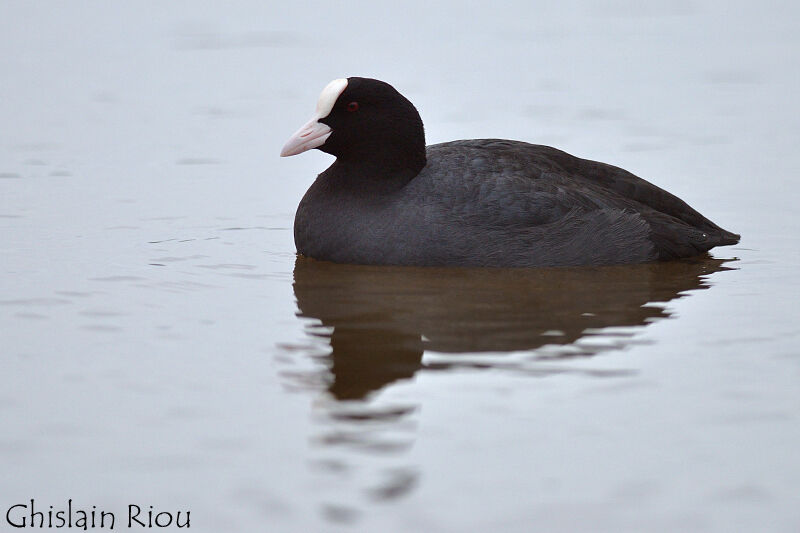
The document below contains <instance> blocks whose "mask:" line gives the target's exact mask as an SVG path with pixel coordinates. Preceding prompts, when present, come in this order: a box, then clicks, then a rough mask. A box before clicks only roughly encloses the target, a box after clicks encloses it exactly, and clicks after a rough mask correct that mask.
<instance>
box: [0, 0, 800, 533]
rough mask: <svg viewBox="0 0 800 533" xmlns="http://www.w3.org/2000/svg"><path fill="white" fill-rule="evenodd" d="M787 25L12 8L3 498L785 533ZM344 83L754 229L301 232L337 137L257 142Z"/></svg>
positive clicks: (416, 7)
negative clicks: (689, 241)
mask: <svg viewBox="0 0 800 533" xmlns="http://www.w3.org/2000/svg"><path fill="white" fill-rule="evenodd" d="M799 16H800V9H798V8H797V7H796V4H794V3H790V2H766V3H763V2H762V3H758V4H752V3H744V2H733V3H731V2H722V1H720V2H693V1H679V0H676V1H672V2H654V3H641V2H636V1H623V0H607V1H602V2H565V3H557V5H556V3H552V2H533V3H532V2H518V3H513V4H508V5H502V6H500V5H495V4H491V3H476V4H469V5H465V4H463V3H460V2H445V3H430V2H411V3H405V4H403V5H402V6H400V5H399V4H398V7H386V6H384V7H381V6H376V5H374V3H371V2H369V3H368V2H363V3H358V2H357V3H348V4H346V5H345V4H341V3H337V2H311V3H309V2H300V3H298V2H294V3H293V2H289V3H281V4H280V5H278V4H273V3H269V2H238V3H235V4H233V5H231V4H229V3H225V4H224V5H223V4H222V3H220V4H219V5H212V4H211V3H197V2H169V3H168V4H167V3H163V2H149V3H147V2H145V3H142V2H137V3H127V2H125V3H124V2H70V3H55V4H54V3H45V2H3V3H2V5H0V72H2V75H0V124H2V128H0V346H1V347H2V349H0V353H1V354H2V358H0V362H1V364H2V372H0V421H2V432H0V471H2V476H1V477H2V481H0V510H1V511H2V513H1V514H2V515H3V516H4V515H5V512H6V510H7V509H8V508H9V507H10V506H12V505H14V504H18V503H26V504H27V503H28V502H29V500H30V499H31V498H34V499H35V500H36V506H37V509H38V510H45V511H46V510H47V509H48V507H49V506H50V505H53V506H54V509H55V510H59V509H65V508H66V506H67V500H68V499H72V500H73V505H74V506H75V507H79V508H83V509H91V506H93V505H94V506H96V507H97V509H98V510H100V509H102V510H106V511H112V512H114V513H115V514H116V515H117V520H118V523H117V525H116V529H124V527H125V526H126V525H127V524H126V523H125V520H126V519H127V517H126V513H127V506H128V505H130V504H135V505H139V506H141V507H142V508H143V509H149V506H150V505H152V506H153V507H154V510H155V511H170V512H173V513H174V512H176V511H179V510H180V511H187V510H188V511H190V512H191V528H192V530H195V531H213V532H217V531H231V532H233V531H344V530H356V531H475V532H484V531H526V532H527V531H592V532H596V531H613V532H621V531H637V532H638V531H681V532H691V531H715V532H729V531H780V532H796V531H800V458H799V457H800V456H798V446H799V445H800V387H799V386H798V380H799V379H800V307H799V306H798V298H800V282H799V281H798V272H800V237H798V236H799V235H800V222H799V218H798V214H797V211H796V209H797V206H798V205H800V185H798V177H799V176H800V150H798V146H800V99H798V98H797V95H798V94H800V70H798V68H797V67H798V65H799V64H800V31H798V27H797V26H798V24H797V21H798V17H799ZM348 75H361V76H371V77H377V78H381V79H384V80H387V81H389V82H390V83H392V84H394V85H395V86H396V87H397V88H398V89H399V90H401V91H402V92H403V93H404V94H405V95H406V96H408V97H409V98H410V99H411V100H412V101H413V102H414V103H415V104H416V105H417V107H418V108H419V110H420V112H421V114H422V117H423V120H424V121H425V124H426V131H427V136H428V141H429V142H431V143H433V142H441V141H446V140H451V139H457V138H475V137H501V138H513V139H521V140H526V141H530V142H535V143H540V144H550V145H554V146H557V147H559V148H562V149H564V150H567V151H569V152H571V153H573V154H576V155H580V156H583V157H587V158H590V159H597V160H602V161H606V162H609V163H613V164H617V165H619V166H622V167H624V168H626V169H629V170H631V171H633V172H634V173H636V174H638V175H640V176H642V177H645V178H647V179H649V180H651V181H653V182H654V183H656V184H657V185H660V186H662V187H664V188H666V189H668V190H670V191H671V192H673V193H675V194H677V195H679V196H680V197H682V198H683V199H685V200H686V201H688V202H689V203H690V204H691V205H693V206H694V207H696V208H697V209H699V210H700V211H701V212H703V213H704V214H705V215H707V216H708V217H710V218H711V219H712V220H714V221H715V222H717V223H719V224H720V225H722V226H723V227H725V228H726V229H730V230H732V231H735V232H738V233H741V234H742V236H743V237H742V242H741V244H740V245H737V246H733V247H725V248H719V249H717V250H714V252H713V257H705V258H698V259H696V260H691V261H684V262H676V263H670V264H651V265H637V266H627V267H610V268H584V269H574V268H573V269H543V270H518V271H515V270H502V269H500V270H480V269H478V270H472V269H454V270H447V269H403V268H369V267H358V266H347V265H331V264H325V263H319V262H314V261H310V260H304V259H298V258H296V256H295V253H294V244H293V239H292V231H291V228H292V223H293V217H294V210H295V208H296V206H297V203H298V202H299V200H300V198H301V197H302V194H303V193H304V191H305V189H306V188H307V187H308V186H309V185H310V184H311V182H312V181H313V178H314V177H315V175H316V174H317V173H319V172H321V171H322V170H323V169H324V168H326V166H327V165H328V164H330V162H331V158H330V157H329V156H327V155H325V154H322V153H318V152H317V151H314V153H308V154H303V155H302V156H300V157H294V158H289V159H280V158H279V157H278V152H279V150H280V148H281V146H282V144H283V142H284V141H285V140H286V138H288V136H289V135H290V134H291V133H292V132H294V131H295V130H296V128H297V127H298V126H300V125H301V124H302V123H303V122H304V121H305V120H306V119H307V118H308V116H310V114H311V112H312V111H313V107H314V103H315V101H316V97H317V95H318V93H319V91H320V90H321V88H322V87H323V86H324V85H325V84H326V83H327V82H328V81H329V80H331V79H333V78H337V77H342V76H348ZM5 527H7V524H6V523H5V522H3V527H0V529H3V528H5ZM3 530H4V531H5V529H3ZM173 530H174V529H173Z"/></svg>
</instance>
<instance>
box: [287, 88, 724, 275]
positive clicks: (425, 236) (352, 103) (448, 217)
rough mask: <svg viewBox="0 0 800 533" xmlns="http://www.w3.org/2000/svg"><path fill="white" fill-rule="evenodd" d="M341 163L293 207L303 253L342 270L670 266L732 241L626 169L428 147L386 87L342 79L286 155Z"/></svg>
mask: <svg viewBox="0 0 800 533" xmlns="http://www.w3.org/2000/svg"><path fill="white" fill-rule="evenodd" d="M311 148H318V149H320V150H322V151H324V152H327V153H329V154H332V155H334V156H336V161H335V162H334V163H333V164H332V165H331V166H330V167H329V168H328V169H327V170H326V171H325V172H323V173H322V174H320V175H319V176H318V177H317V179H316V181H315V182H314V183H313V185H311V187H310V188H309V190H308V192H306V194H305V196H304V197H303V200H302V201H301V202H300V206H299V207H298V209H297V215H296V217H295V225H294V237H295V244H296V246H297V251H298V253H299V254H301V255H304V256H307V257H312V258H315V259H321V260H328V261H334V262H338V263H357V264H369V265H417V266H491V267H540V266H567V265H605V264H621V263H642V262H648V261H656V260H670V259H677V258H682V257H692V256H696V255H700V254H703V253H705V252H707V251H708V250H710V249H711V248H713V247H715V246H721V245H729V244H736V243H737V242H739V235H736V234H734V233H731V232H729V231H726V230H724V229H722V228H720V227H719V226H717V225H716V224H714V223H713V222H711V221H710V220H708V219H707V218H705V217H704V216H703V215H701V214H700V213H698V212H697V211H695V210H694V209H692V208H691V207H689V205H688V204H686V202H684V201H683V200H681V199H680V198H678V197H676V196H674V195H672V194H670V193H668V192H667V191H665V190H663V189H660V188H659V187H656V186H655V185H653V184H651V183H649V182H647V181H645V180H643V179H641V178H639V177H637V176H634V175H633V174H631V173H630V172H627V171H625V170H623V169H621V168H618V167H615V166H612V165H608V164H605V163H599V162H596V161H589V160H586V159H580V158H578V157H575V156H572V155H570V154H567V153H565V152H562V151H561V150H557V149H555V148H551V147H549V146H540V145H534V144H528V143H525V142H521V141H509V140H500V139H475V140H462V141H452V142H447V143H442V144H435V145H431V146H428V147H426V146H425V133H424V130H423V126H422V120H421V119H420V116H419V113H418V112H417V110H416V108H415V107H414V106H413V104H411V102H409V101H408V100H407V99H406V98H405V97H404V96H403V95H401V94H400V93H399V92H398V91H397V90H395V89H394V87H392V86H391V85H389V84H387V83H385V82H382V81H379V80H374V79H369V78H357V77H352V78H347V79H337V80H334V81H332V82H331V83H329V84H328V85H327V86H326V87H325V89H324V90H323V91H322V94H321V95H320V97H319V100H318V102H317V110H316V113H315V115H314V116H313V117H312V119H311V120H310V121H309V122H308V123H307V124H305V125H304V126H303V127H302V128H300V130H298V131H297V133H295V135H294V136H292V138H290V139H289V141H288V142H287V143H286V145H285V146H284V148H283V150H282V151H281V155H282V156H290V155H296V154H299V153H301V152H304V151H306V150H309V149H311Z"/></svg>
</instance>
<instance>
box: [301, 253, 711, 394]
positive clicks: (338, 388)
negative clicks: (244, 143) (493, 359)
mask: <svg viewBox="0 0 800 533" xmlns="http://www.w3.org/2000/svg"><path fill="white" fill-rule="evenodd" d="M724 262H725V261H723V260H719V259H713V258H710V257H707V256H706V257H702V258H697V259H694V260H686V261H675V262H669V263H651V264H644V265H628V266H615V267H597V268H587V267H580V268H549V269H473V268H456V269H453V268H412V267H370V266H357V265H339V264H333V263H327V262H321V261H315V260H313V259H307V258H302V257H300V258H298V259H297V262H296V263H295V270H294V292H295V296H296V298H297V305H298V307H299V313H298V315H299V316H301V317H308V318H315V319H317V320H319V321H320V322H321V324H322V326H324V327H320V326H319V324H315V325H311V326H309V328H308V331H309V333H310V334H311V335H314V336H322V337H327V338H328V339H329V342H330V347H331V349H332V351H331V353H330V354H329V355H328V357H329V364H330V371H331V374H332V380H331V381H330V385H329V391H330V393H331V394H332V395H333V397H334V398H336V399H338V400H348V399H362V398H365V397H366V396H367V395H368V394H369V393H371V392H374V391H377V390H380V389H381V388H383V387H384V386H386V385H387V384H390V383H392V382H394V381H397V380H400V379H404V378H410V377H412V376H413V375H414V373H415V372H416V371H417V370H419V369H420V368H422V367H423V366H424V365H423V362H422V354H423V352H424V351H426V350H432V351H436V352H446V353H453V354H455V353H464V354H465V353H475V352H509V351H517V350H528V351H530V350H535V349H537V348H541V347H542V346H545V345H562V346H569V345H574V344H575V343H576V341H579V340H581V339H584V338H587V337H589V336H592V335H596V334H598V331H597V329H598V328H607V327H611V326H626V327H629V326H644V325H646V324H648V323H649V322H651V321H652V320H653V319H656V318H661V317H667V316H669V313H668V312H667V311H665V310H664V309H663V307H661V306H658V305H655V306H653V305H645V304H649V303H655V302H668V301H670V300H672V299H674V298H678V297H680V296H681V295H682V293H684V292H685V291H689V290H693V289H703V288H708V284H707V283H706V281H705V279H704V277H705V276H706V275H708V274H711V273H713V272H718V271H721V270H727V268H726V267H725V266H723V263H724ZM331 328H332V330H331ZM600 333H602V332H600ZM624 339H625V337H622V341H621V344H619V343H618V344H616V345H614V347H617V346H620V345H623V346H624V343H625V341H624ZM573 348H575V346H573ZM603 349H608V344H607V343H606V344H605V345H598V346H596V347H592V346H591V345H590V344H589V345H588V346H584V344H583V343H581V345H580V347H579V349H573V350H571V351H568V352H562V353H560V354H559V355H557V356H558V357H565V356H567V355H569V356H575V355H583V356H588V355H594V354H596V353H598V352H599V351H600V350H603ZM556 353H557V352H556ZM548 357H552V352H549V355H548ZM453 364H457V363H453ZM453 364H451V363H448V364H446V365H445V364H438V365H428V367H430V368H447V367H450V366H452V365H453Z"/></svg>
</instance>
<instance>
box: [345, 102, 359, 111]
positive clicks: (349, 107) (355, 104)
mask: <svg viewBox="0 0 800 533" xmlns="http://www.w3.org/2000/svg"><path fill="white" fill-rule="evenodd" d="M347 110H348V111H350V112H351V113H355V112H356V111H358V102H350V103H349V104H347Z"/></svg>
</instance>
